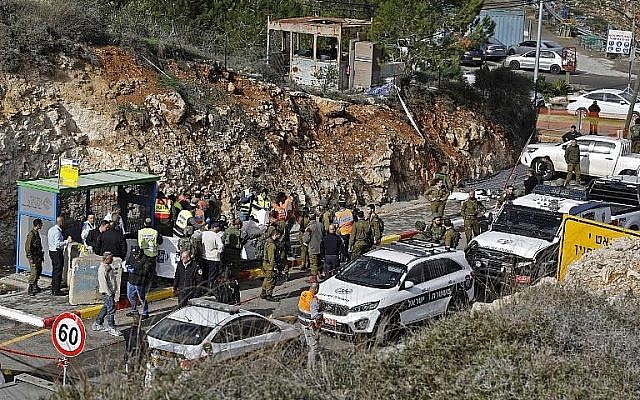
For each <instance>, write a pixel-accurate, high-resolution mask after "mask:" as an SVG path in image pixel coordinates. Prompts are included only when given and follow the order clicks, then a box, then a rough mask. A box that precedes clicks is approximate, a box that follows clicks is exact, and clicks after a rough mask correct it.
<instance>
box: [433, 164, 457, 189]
mask: <svg viewBox="0 0 640 400" xmlns="http://www.w3.org/2000/svg"><path fill="white" fill-rule="evenodd" d="M435 179H440V180H441V181H442V184H443V185H444V187H445V188H446V189H447V190H448V191H449V193H451V192H452V191H453V182H451V178H450V177H449V166H448V165H447V164H442V166H441V167H440V171H439V172H437V173H436V175H435Z"/></svg>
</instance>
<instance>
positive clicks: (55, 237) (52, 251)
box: [47, 217, 71, 296]
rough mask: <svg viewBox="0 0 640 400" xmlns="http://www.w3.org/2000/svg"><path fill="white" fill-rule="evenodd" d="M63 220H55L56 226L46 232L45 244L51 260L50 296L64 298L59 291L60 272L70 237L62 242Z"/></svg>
mask: <svg viewBox="0 0 640 400" xmlns="http://www.w3.org/2000/svg"><path fill="white" fill-rule="evenodd" d="M63 223H64V219H63V218H62V217H58V218H56V224H55V225H54V226H52V227H51V228H49V231H48V232H47V242H48V245H49V258H51V295H52V296H64V295H65V293H63V292H61V291H60V286H61V284H62V270H63V268H64V249H65V248H66V247H67V245H68V244H69V243H71V237H68V238H67V240H64V236H62V225H63Z"/></svg>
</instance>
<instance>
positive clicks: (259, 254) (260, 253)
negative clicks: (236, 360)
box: [255, 233, 267, 260]
mask: <svg viewBox="0 0 640 400" xmlns="http://www.w3.org/2000/svg"><path fill="white" fill-rule="evenodd" d="M266 241H267V237H266V233H263V234H262V235H260V237H259V238H257V239H256V246H255V249H256V260H262V259H264V245H265V243H266Z"/></svg>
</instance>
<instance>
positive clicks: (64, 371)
mask: <svg viewBox="0 0 640 400" xmlns="http://www.w3.org/2000/svg"><path fill="white" fill-rule="evenodd" d="M68 366H69V359H68V358H67V357H65V356H62V357H60V358H59V359H58V367H62V386H67V367H68Z"/></svg>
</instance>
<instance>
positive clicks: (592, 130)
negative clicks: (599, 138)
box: [587, 100, 600, 135]
mask: <svg viewBox="0 0 640 400" xmlns="http://www.w3.org/2000/svg"><path fill="white" fill-rule="evenodd" d="M599 117H600V106H599V105H598V102H597V101H596V100H594V101H593V104H591V105H590V106H589V108H588V109H587V118H588V119H589V134H590V135H597V134H598V118H599Z"/></svg>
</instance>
